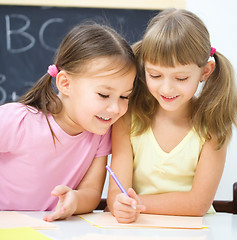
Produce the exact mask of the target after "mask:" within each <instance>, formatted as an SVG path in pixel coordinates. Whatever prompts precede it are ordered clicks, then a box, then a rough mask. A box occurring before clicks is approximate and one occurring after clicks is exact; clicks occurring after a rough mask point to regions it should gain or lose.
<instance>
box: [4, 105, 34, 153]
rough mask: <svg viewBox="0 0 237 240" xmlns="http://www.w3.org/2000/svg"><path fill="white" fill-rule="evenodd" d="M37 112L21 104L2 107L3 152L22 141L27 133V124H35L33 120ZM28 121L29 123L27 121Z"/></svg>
mask: <svg viewBox="0 0 237 240" xmlns="http://www.w3.org/2000/svg"><path fill="white" fill-rule="evenodd" d="M35 113H37V111H36V110H35V109H33V108H28V107H27V106H25V105H24V104H21V103H7V104H4V105H2V106H0V119H1V124H0V135H1V140H3V141H2V143H4V144H1V150H2V151H5V150H6V151H9V150H10V149H12V148H13V147H14V146H16V145H17V143H18V142H19V141H20V140H21V138H22V136H23V135H24V133H25V129H26V125H27V124H26V122H28V123H31V124H34V123H33V121H32V120H33V118H34V116H35V115H37V114H35ZM26 119H27V121H26Z"/></svg>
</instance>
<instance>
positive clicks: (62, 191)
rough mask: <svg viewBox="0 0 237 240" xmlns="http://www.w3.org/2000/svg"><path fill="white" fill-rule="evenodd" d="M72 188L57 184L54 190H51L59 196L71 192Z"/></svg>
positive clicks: (53, 194) (54, 194)
mask: <svg viewBox="0 0 237 240" xmlns="http://www.w3.org/2000/svg"><path fill="white" fill-rule="evenodd" d="M70 190H71V188H69V187H67V186H64V185H58V186H56V187H55V188H54V189H53V191H52V192H51V194H52V196H55V197H58V196H60V195H63V194H65V193H67V192H69V191H70Z"/></svg>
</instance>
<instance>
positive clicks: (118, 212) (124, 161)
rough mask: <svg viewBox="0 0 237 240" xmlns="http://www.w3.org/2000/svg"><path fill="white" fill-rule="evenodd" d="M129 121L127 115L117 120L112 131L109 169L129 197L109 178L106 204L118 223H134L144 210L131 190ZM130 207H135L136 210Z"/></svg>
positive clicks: (131, 167) (131, 156)
mask: <svg viewBox="0 0 237 240" xmlns="http://www.w3.org/2000/svg"><path fill="white" fill-rule="evenodd" d="M129 122H130V119H129V117H128V115H125V117H123V118H121V119H119V120H118V121H117V122H116V123H115V124H114V125H113V129H112V160H111V168H112V170H113V171H114V173H115V174H116V176H117V177H118V179H119V180H120V182H121V183H122V185H123V186H124V188H125V189H126V190H127V192H128V194H129V196H130V197H127V196H126V195H125V194H124V193H121V191H120V189H119V188H118V186H117V185H116V183H115V182H114V181H113V179H112V178H111V177H110V180H109V190H108V197H107V204H108V207H109V210H110V211H111V213H112V214H113V215H114V216H115V217H116V219H117V221H118V222H127V223H128V222H132V221H135V220H136V219H137V217H138V215H139V213H140V212H141V211H142V210H143V209H144V206H143V205H141V201H140V199H139V198H138V196H137V195H136V193H135V192H134V191H133V189H131V187H132V175H133V151H132V146H131V143H130V124H129ZM131 205H133V206H136V209H134V208H132V207H131Z"/></svg>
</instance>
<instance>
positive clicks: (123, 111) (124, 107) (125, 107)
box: [120, 100, 128, 116]
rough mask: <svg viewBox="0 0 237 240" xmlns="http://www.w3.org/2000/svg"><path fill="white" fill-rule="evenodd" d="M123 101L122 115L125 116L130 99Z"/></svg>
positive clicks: (121, 105) (121, 106)
mask: <svg viewBox="0 0 237 240" xmlns="http://www.w3.org/2000/svg"><path fill="white" fill-rule="evenodd" d="M121 101H122V102H121V103H120V116H123V115H124V114H125V113H126V112H127V110H128V101H126V100H121Z"/></svg>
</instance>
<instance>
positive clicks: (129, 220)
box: [116, 216, 136, 223]
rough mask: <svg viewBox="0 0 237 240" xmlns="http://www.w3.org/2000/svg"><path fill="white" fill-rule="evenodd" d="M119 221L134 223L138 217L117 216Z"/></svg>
mask: <svg viewBox="0 0 237 240" xmlns="http://www.w3.org/2000/svg"><path fill="white" fill-rule="evenodd" d="M116 220H117V222H118V223H132V222H134V221H135V220H136V217H135V216H133V217H131V218H123V217H116Z"/></svg>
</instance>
